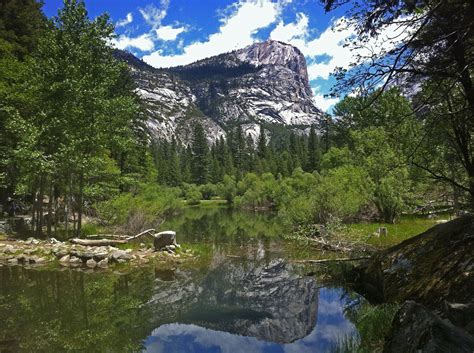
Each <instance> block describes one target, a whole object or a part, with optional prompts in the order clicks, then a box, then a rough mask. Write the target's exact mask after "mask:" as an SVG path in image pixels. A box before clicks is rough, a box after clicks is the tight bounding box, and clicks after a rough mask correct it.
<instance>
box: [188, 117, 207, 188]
mask: <svg viewBox="0 0 474 353" xmlns="http://www.w3.org/2000/svg"><path fill="white" fill-rule="evenodd" d="M191 148H192V166H191V172H192V179H193V182H195V183H196V184H206V183H207V179H208V173H209V148H208V146H207V140H206V135H205V134H204V129H203V128H202V125H201V124H199V123H196V125H195V126H194V130H193V142H192V147H191Z"/></svg>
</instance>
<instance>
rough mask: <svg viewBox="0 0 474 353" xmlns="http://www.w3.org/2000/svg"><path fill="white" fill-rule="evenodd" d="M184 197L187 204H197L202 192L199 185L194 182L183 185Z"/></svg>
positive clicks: (199, 201)
mask: <svg viewBox="0 0 474 353" xmlns="http://www.w3.org/2000/svg"><path fill="white" fill-rule="evenodd" d="M184 197H185V198H186V203H187V204H188V205H199V204H200V203H201V199H202V194H201V191H199V187H198V186H196V185H195V184H185V185H184Z"/></svg>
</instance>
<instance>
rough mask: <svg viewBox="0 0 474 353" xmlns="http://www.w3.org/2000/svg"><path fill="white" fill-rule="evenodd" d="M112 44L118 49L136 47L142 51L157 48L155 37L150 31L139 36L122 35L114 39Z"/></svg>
mask: <svg viewBox="0 0 474 353" xmlns="http://www.w3.org/2000/svg"><path fill="white" fill-rule="evenodd" d="M112 44H113V45H114V46H115V47H116V48H118V49H129V48H136V49H139V50H141V51H152V50H153V49H154V48H155V44H154V43H153V39H152V38H151V37H150V35H149V34H148V33H145V34H142V35H140V36H138V37H134V38H133V37H128V36H126V35H122V36H120V37H118V38H117V39H115V40H113V41H112Z"/></svg>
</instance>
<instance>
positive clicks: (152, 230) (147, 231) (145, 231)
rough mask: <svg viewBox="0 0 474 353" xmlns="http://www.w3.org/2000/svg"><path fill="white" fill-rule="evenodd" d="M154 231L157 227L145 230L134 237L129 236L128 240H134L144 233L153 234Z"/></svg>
mask: <svg viewBox="0 0 474 353" xmlns="http://www.w3.org/2000/svg"><path fill="white" fill-rule="evenodd" d="M154 232H155V228H150V229H147V230H144V231H143V232H140V233H138V234H137V235H134V236H132V237H128V238H127V240H134V239H137V238H140V237H141V236H142V235H146V234H150V235H153V233H154Z"/></svg>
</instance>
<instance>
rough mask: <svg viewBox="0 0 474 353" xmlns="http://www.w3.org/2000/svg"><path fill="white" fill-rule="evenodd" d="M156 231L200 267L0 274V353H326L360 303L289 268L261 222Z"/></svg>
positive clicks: (203, 211) (241, 217)
mask: <svg viewBox="0 0 474 353" xmlns="http://www.w3.org/2000/svg"><path fill="white" fill-rule="evenodd" d="M161 228H162V229H163V230H164V229H173V230H176V232H177V237H178V242H180V243H182V244H183V245H184V246H186V245H188V246H191V247H192V246H194V247H201V248H202V249H204V250H203V256H202V259H201V260H199V261H198V262H197V263H195V264H192V265H186V266H177V267H175V268H157V267H154V266H149V267H143V268H137V269H132V270H128V271H123V270H116V271H115V272H108V273H98V272H91V273H87V272H83V271H77V270H70V269H65V270H48V269H39V268H36V269H25V268H21V267H7V266H4V267H0V318H1V320H0V352H2V353H6V352H48V353H49V352H51V353H54V352H114V353H116V352H163V353H165V352H166V353H168V352H206V353H207V352H213V353H214V352H216V353H217V352H223V353H224V352H225V353H227V352H228V353H235V352H245V353H253V352H255V353H257V352H259V353H260V352H262V353H264V352H265V353H273V352H287V353H297V352H301V353H305V352H328V351H334V350H335V348H336V346H337V344H338V342H340V341H342V340H343V339H345V338H348V337H353V338H356V339H357V329H356V327H355V326H354V324H353V323H352V322H351V321H350V319H349V317H350V315H347V312H348V310H351V309H353V308H354V307H355V306H357V305H359V303H360V301H361V298H360V297H358V296H357V295H355V294H354V293H351V292H350V291H348V290H346V289H345V288H344V287H343V286H338V285H334V283H332V284H328V283H324V282H323V281H321V280H319V279H318V278H317V277H314V276H308V275H306V273H307V269H305V268H303V267H302V266H300V265H297V264H294V263H292V262H291V261H289V259H291V258H292V256H293V255H292V254H293V253H292V250H288V249H291V246H288V243H286V242H285V241H284V240H283V239H282V235H283V234H284V233H285V232H287V231H288V229H287V228H286V227H285V226H284V225H283V224H282V223H281V222H280V221H279V219H278V218H277V217H276V216H275V215H272V214H268V213H266V214H264V213H257V214H255V213H246V212H242V211H232V210H229V209H227V208H225V207H190V208H187V209H186V210H185V211H184V213H183V214H181V215H180V216H177V217H174V218H173V219H170V220H168V221H167V222H165V223H164V224H163V225H162V226H161Z"/></svg>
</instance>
